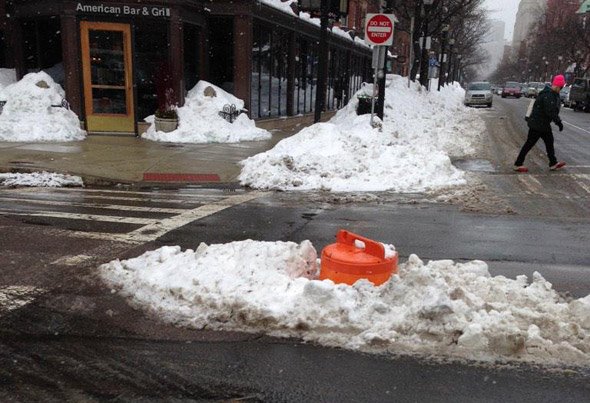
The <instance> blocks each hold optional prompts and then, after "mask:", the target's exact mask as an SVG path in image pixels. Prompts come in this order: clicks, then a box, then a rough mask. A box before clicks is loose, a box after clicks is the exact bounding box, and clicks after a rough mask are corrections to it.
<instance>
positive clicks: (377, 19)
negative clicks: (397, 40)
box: [365, 14, 395, 46]
mask: <svg viewBox="0 0 590 403" xmlns="http://www.w3.org/2000/svg"><path fill="white" fill-rule="evenodd" d="M394 19H395V17H394V15H393V14H367V19H366V21H367V22H366V23H365V42H366V43H367V44H368V45H375V46H390V45H392V44H393V21H394Z"/></svg>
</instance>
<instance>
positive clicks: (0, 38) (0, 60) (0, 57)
mask: <svg viewBox="0 0 590 403" xmlns="http://www.w3.org/2000/svg"><path fill="white" fill-rule="evenodd" d="M4 67H6V37H5V35H4V31H0V68H4Z"/></svg>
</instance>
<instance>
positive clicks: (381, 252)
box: [336, 229, 385, 259]
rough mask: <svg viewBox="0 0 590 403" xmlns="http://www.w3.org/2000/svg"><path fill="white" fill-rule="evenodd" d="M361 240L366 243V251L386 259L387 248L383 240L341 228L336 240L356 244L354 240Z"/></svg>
mask: <svg viewBox="0 0 590 403" xmlns="http://www.w3.org/2000/svg"><path fill="white" fill-rule="evenodd" d="M356 240H359V241H362V242H363V243H364V244H365V252H366V253H368V254H369V255H372V256H375V257H377V258H379V259H385V248H384V247H383V244H382V243H381V242H375V241H373V240H372V239H369V238H365V237H363V236H360V235H357V234H353V233H352V232H349V231H346V230H344V229H341V230H340V231H338V234H336V242H337V243H342V244H345V245H351V246H354V241H356Z"/></svg>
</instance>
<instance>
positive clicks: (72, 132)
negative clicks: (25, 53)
mask: <svg viewBox="0 0 590 403" xmlns="http://www.w3.org/2000/svg"><path fill="white" fill-rule="evenodd" d="M64 97H65V92H64V90H63V89H62V88H61V86H60V85H59V84H56V83H55V81H53V79H52V78H51V77H50V76H49V75H48V74H47V73H45V72H39V73H30V74H27V75H26V76H24V77H23V79H22V80H20V81H18V82H16V83H14V84H10V85H8V86H6V87H5V88H3V89H1V90H0V101H6V105H4V108H3V110H2V114H0V141H13V142H28V141H75V140H83V139H84V138H85V137H86V132H85V131H84V130H82V129H80V121H79V120H78V116H77V115H76V114H75V113H74V112H72V111H70V110H68V109H66V108H62V107H60V105H61V103H62V100H63V99H64Z"/></svg>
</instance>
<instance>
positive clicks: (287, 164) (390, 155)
mask: <svg viewBox="0 0 590 403" xmlns="http://www.w3.org/2000/svg"><path fill="white" fill-rule="evenodd" d="M371 93H372V85H366V86H365V87H364V88H362V89H361V90H360V91H359V92H358V93H357V94H356V95H355V96H354V97H353V98H352V100H351V101H350V102H349V104H348V105H347V106H346V107H345V108H343V109H341V110H340V111H338V113H337V114H336V116H334V117H333V118H332V119H331V120H330V122H328V123H318V124H315V125H312V126H310V127H307V128H305V129H303V130H302V131H301V132H299V133H297V134H296V135H294V136H291V137H289V138H287V139H284V140H282V141H280V142H279V143H277V145H276V146H275V147H274V148H273V149H271V150H269V151H267V152H265V153H261V154H258V155H255V156H253V157H250V158H248V159H246V160H244V161H242V165H243V168H242V172H241V174H240V176H239V179H240V181H241V183H242V184H243V185H248V186H251V187H254V188H262V189H281V190H295V189H299V190H314V189H323V190H330V191H380V190H393V191H397V192H418V191H426V190H430V189H435V188H440V187H445V186H453V185H460V184H463V183H465V180H464V173H463V172H462V171H460V170H458V169H456V168H455V167H454V166H453V165H452V164H451V159H450V156H451V155H452V156H455V157H459V156H461V157H464V156H466V155H467V154H470V153H473V152H474V151H475V146H476V145H477V143H478V142H479V141H480V133H482V132H483V131H484V128H485V126H484V123H483V120H482V119H481V118H479V117H478V116H477V114H476V113H477V112H476V111H473V110H470V109H468V108H466V107H465V106H464V105H463V97H464V91H463V89H462V88H461V87H459V86H458V85H449V86H445V87H443V89H442V90H441V91H440V92H437V91H432V92H426V91H424V90H423V88H422V87H420V86H418V85H416V84H414V85H413V86H412V87H411V88H408V86H407V79H404V78H402V77H400V76H389V82H388V87H387V88H386V98H385V111H384V114H385V117H384V122H383V127H382V131H380V130H379V129H376V128H375V129H374V128H371V126H370V115H361V116H357V114H356V108H357V105H358V103H359V100H358V97H359V96H363V95H366V94H371Z"/></svg>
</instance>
